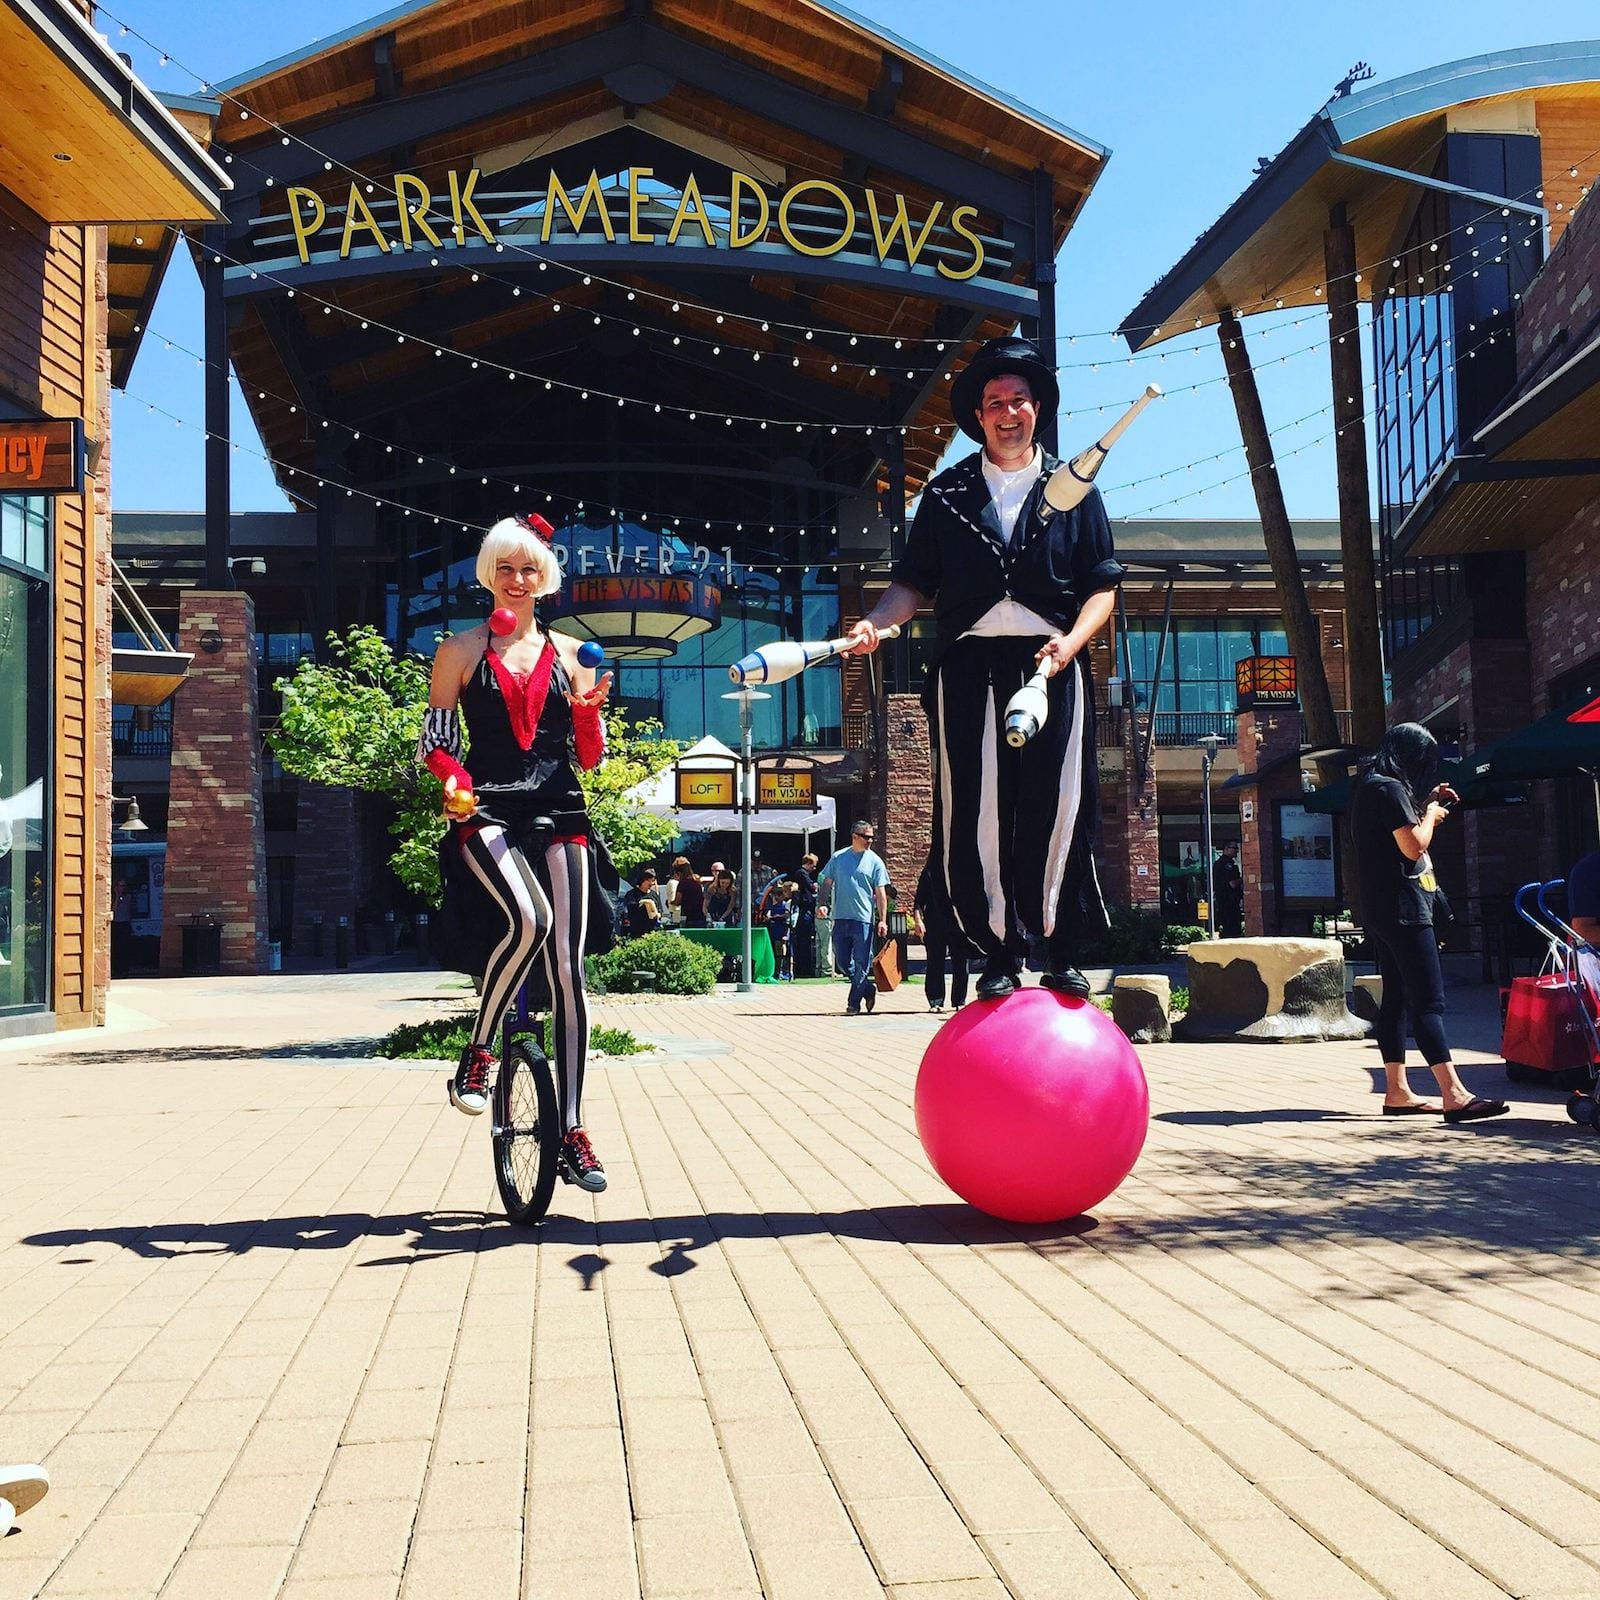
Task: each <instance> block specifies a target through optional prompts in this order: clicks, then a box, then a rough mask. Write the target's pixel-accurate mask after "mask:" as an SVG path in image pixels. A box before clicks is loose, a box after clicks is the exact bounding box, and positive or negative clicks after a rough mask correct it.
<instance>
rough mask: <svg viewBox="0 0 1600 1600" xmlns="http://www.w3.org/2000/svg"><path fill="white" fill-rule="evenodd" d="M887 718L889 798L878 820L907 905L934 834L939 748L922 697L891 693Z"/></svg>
mask: <svg viewBox="0 0 1600 1600" xmlns="http://www.w3.org/2000/svg"><path fill="white" fill-rule="evenodd" d="M884 722H885V727H884V737H883V757H884V759H883V763H882V771H883V777H882V785H883V787H882V791H881V792H882V795H883V804H882V811H881V814H880V815H878V816H876V817H874V818H873V821H874V822H876V823H877V825H878V854H879V855H881V856H882V857H883V864H884V865H885V866H886V867H887V868H888V869H889V879H890V881H891V882H892V883H893V884H894V885H895V887H896V888H897V889H899V891H900V896H899V899H900V908H901V910H906V909H908V908H909V906H910V904H911V897H912V896H913V895H914V894H915V893H916V891H917V879H918V878H920V877H921V876H922V868H923V865H924V864H925V863H926V861H927V859H928V846H929V844H930V843H931V842H932V839H933V754H932V752H931V750H930V749H929V747H928V718H927V715H926V714H925V713H924V711H923V709H922V697H921V696H920V695H915V694H891V695H889V696H887V697H886V705H885V710H884Z"/></svg>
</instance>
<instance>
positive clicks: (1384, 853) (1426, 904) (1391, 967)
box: [1350, 722, 1509, 1122]
mask: <svg viewBox="0 0 1600 1600" xmlns="http://www.w3.org/2000/svg"><path fill="white" fill-rule="evenodd" d="M1438 766H1439V746H1438V744H1437V743H1436V742H1435V740H1434V737H1433V735H1432V734H1431V733H1429V732H1428V730H1427V729H1426V728H1424V727H1422V726H1421V725H1420V724H1419V723H1415V722H1402V723H1399V724H1397V725H1396V726H1395V727H1393V728H1391V729H1390V730H1389V731H1388V732H1387V733H1386V734H1385V735H1384V736H1383V743H1382V744H1380V745H1379V746H1378V753H1377V755H1376V757H1375V758H1374V759H1373V760H1372V761H1371V763H1370V764H1369V765H1368V766H1367V767H1366V768H1365V770H1364V771H1363V772H1362V773H1361V775H1360V777H1359V778H1357V780H1356V784H1355V790H1354V793H1353V796H1352V798H1351V804H1350V828H1351V835H1352V838H1353V841H1354V844H1355V858H1356V880H1357V885H1358V887H1359V889H1360V894H1361V908H1360V909H1361V919H1362V925H1363V926H1364V927H1365V928H1366V930H1367V937H1368V938H1369V939H1370V940H1371V941H1372V944H1373V947H1374V949H1375V951H1376V953H1377V958H1378V972H1379V974H1380V975H1381V977H1382V978H1383V1002H1382V1004H1381V1005H1380V1007H1379V1010H1378V1021H1377V1025H1376V1028H1375V1030H1374V1031H1375V1033H1376V1035H1377V1040H1378V1048H1379V1050H1380V1051H1381V1052H1382V1054H1383V1072H1384V1078H1385V1084H1384V1095H1383V1112H1384V1115H1385V1116H1410V1115H1416V1114H1419V1113H1426V1112H1435V1113H1437V1112H1439V1111H1443V1112H1444V1119H1445V1121H1446V1122H1475V1121H1477V1120H1478V1119H1479V1118H1481V1117H1498V1116H1500V1115H1501V1114H1502V1113H1503V1112H1505V1111H1507V1110H1508V1109H1509V1107H1508V1106H1507V1105H1506V1103H1505V1101H1503V1100H1484V1099H1480V1098H1479V1097H1477V1096H1476V1095H1474V1094H1473V1093H1472V1092H1471V1090H1469V1089H1468V1088H1467V1087H1466V1085H1465V1084H1463V1083H1462V1081H1461V1079H1460V1077H1459V1076H1457V1074H1456V1069H1455V1065H1454V1063H1453V1062H1452V1061H1451V1059H1450V1046H1449V1044H1448V1043H1447V1042H1446V1040H1445V1033H1444V974H1443V972H1442V971H1441V970H1440V966H1439V945H1438V941H1437V938H1436V937H1435V934H1434V928H1433V915H1434V909H1435V906H1436V904H1437V903H1438V899H1439V886H1438V884H1437V882H1436V881H1435V879H1434V875H1433V862H1432V861H1431V860H1430V859H1429V856H1428V847H1429V846H1430V845H1431V844H1432V843H1433V834H1434V829H1435V828H1437V827H1438V825H1439V824H1440V823H1441V822H1443V821H1444V819H1445V818H1446V817H1448V816H1449V815H1450V807H1451V806H1452V805H1454V804H1455V803H1456V801H1457V799H1458V798H1459V797H1458V796H1457V794H1456V792H1455V790H1453V789H1452V788H1451V787H1450V786H1449V785H1448V784H1444V783H1440V784H1435V783H1434V782H1433V779H1434V774H1435V773H1436V771H1437V770H1438ZM1419 812H1420V813H1421V815H1420V816H1419V815H1418V813H1419ZM1407 1021H1409V1022H1410V1025H1411V1033H1412V1036H1413V1037H1414V1038H1415V1039H1416V1041H1417V1048H1418V1049H1419V1050H1420V1051H1421V1052H1422V1055H1423V1059H1424V1060H1425V1061H1426V1062H1427V1063H1428V1065H1429V1067H1430V1068H1432V1070H1433V1075H1434V1077H1435V1078H1436V1079H1437V1080H1438V1083H1439V1093H1440V1096H1441V1097H1442V1099H1443V1102H1444V1103H1443V1105H1442V1106H1440V1105H1434V1104H1433V1103H1432V1102H1430V1101H1426V1100H1419V1099H1418V1098H1417V1097H1416V1096H1415V1095H1413V1094H1412V1092H1411V1088H1410V1085H1409V1084H1408V1083H1407V1082H1406V1068H1405V1060H1406V1028H1405V1024H1406V1022H1407Z"/></svg>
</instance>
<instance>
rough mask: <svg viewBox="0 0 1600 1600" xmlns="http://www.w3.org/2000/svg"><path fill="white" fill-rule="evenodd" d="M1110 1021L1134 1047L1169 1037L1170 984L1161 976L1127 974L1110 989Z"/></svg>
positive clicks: (1157, 974)
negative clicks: (1130, 1040) (1125, 1035)
mask: <svg viewBox="0 0 1600 1600" xmlns="http://www.w3.org/2000/svg"><path fill="white" fill-rule="evenodd" d="M1111 1020H1112V1021H1113V1022H1114V1023H1116V1025H1117V1026H1118V1027H1119V1028H1121V1029H1122V1031H1123V1032H1124V1033H1125V1034H1127V1036H1128V1037H1129V1038H1130V1039H1132V1040H1133V1042H1134V1043H1135V1044H1165V1043H1166V1042H1167V1041H1168V1040H1169V1039H1171V1037H1172V983H1171V980H1170V979H1168V978H1167V977H1165V976H1164V975H1163V974H1161V973H1153V974H1144V973H1128V974H1125V975H1123V976H1122V977H1119V978H1117V979H1116V980H1115V981H1114V982H1113V983H1112V985H1111Z"/></svg>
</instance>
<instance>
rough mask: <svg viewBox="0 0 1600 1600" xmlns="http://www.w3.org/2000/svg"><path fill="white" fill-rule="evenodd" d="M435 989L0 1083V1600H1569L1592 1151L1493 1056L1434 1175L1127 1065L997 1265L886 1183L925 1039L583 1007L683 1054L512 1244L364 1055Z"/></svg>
mask: <svg viewBox="0 0 1600 1600" xmlns="http://www.w3.org/2000/svg"><path fill="white" fill-rule="evenodd" d="M455 981H456V980H450V979H447V978H442V977H440V976H439V975H437V974H432V973H408V972H394V971H391V972H379V973H360V974H338V975H323V976H304V975H279V976H274V977H267V978H261V979H254V980H235V979H198V980H184V981H181V982H169V983H129V984H119V985H118V986H117V987H116V989H115V991H114V1009H115V1013H116V1015H115V1019H114V1026H113V1027H112V1028H109V1029H107V1030H103V1031H100V1032H97V1033H95V1034H91V1035H78V1036H57V1037H54V1038H51V1039H47V1040H34V1041H27V1042H22V1041H17V1042H9V1043H6V1044H4V1045H0V1092H3V1094H4V1104H5V1121H4V1124H3V1129H4V1131H3V1134H0V1138H3V1140H4V1145H3V1165H4V1173H5V1180H6V1181H5V1184H4V1187H3V1193H0V1459H31V1458H36V1457H38V1458H43V1459H44V1460H45V1461H46V1462H47V1463H48V1465H49V1466H50V1469H51V1472H52V1476H53V1479H54V1485H55V1487H54V1489H53V1491H52V1493H51V1494H50V1496H49V1497H48V1498H47V1499H46V1500H45V1501H44V1502H43V1503H42V1504H41V1505H40V1506H38V1507H37V1508H36V1509H35V1510H33V1511H32V1512H30V1513H29V1514H28V1516H27V1517H26V1518H25V1519H24V1520H23V1522H22V1523H21V1525H20V1528H19V1530H18V1531H17V1532H16V1533H14V1534H13V1535H12V1536H11V1537H10V1538H7V1539H4V1540H0V1600H33V1597H36V1596H41V1597H55V1596H60V1597H62V1600H69V1597H74V1596H84V1597H89V1596H107V1597H112V1596H114V1597H116V1600H199V1597H202V1596H204V1597H211V1596H221V1595H227V1596H229V1597H231V1600H257V1597H259V1600H446V1597H450V1596H456V1595H461V1596H467V1595H470V1596H473V1597H474V1600H480V1597H491V1596H492V1597H494V1600H501V1597H505V1600H513V1597H515V1600H524V1597H525V1600H534V1597H539V1600H543V1597H545V1596H549V1595H554V1594H565V1593H568V1592H573V1591H574V1588H575V1585H576V1587H577V1592H581V1593H582V1594H583V1596H584V1600H611V1597H613V1596H614V1597H618V1600H688V1597H691V1596H701V1597H703V1596H710V1597H718V1600H720V1597H726V1600H742V1597H750V1600H756V1597H761V1596H764V1597H766V1600H883V1597H890V1600H1005V1597H1009V1600H1060V1597H1064V1596H1070V1597H1073V1600H1118V1597H1127V1596H1138V1597H1140V1600H1156V1597H1176V1600H1188V1597H1191V1596H1199V1597H1209V1596H1258V1597H1260V1596H1268V1597H1276V1596H1281V1597H1286V1600H1300V1597H1307V1600H1363V1597H1365V1600H1371V1597H1374V1596H1388V1597H1391V1600H1413V1597H1415V1600H1421V1597H1424V1596H1435V1595H1439V1596H1443V1595H1448V1596H1450V1597H1452V1600H1457V1597H1464V1600H1471V1597H1475V1596H1484V1597H1489V1596H1508V1595H1515V1596H1518V1597H1521V1600H1564V1597H1572V1600H1576V1597H1579V1596H1590V1597H1592V1596H1595V1595H1600V1533H1597V1530H1600V1494H1597V1493H1596V1491H1595V1488H1594V1486H1595V1485H1596V1484H1597V1483H1600V1251H1597V1248H1596V1242H1595V1241H1596V1237H1597V1229H1596V1223H1597V1220H1600V1218H1597V1209H1600V1202H1597V1198H1596V1196H1597V1187H1596V1184H1595V1181H1594V1180H1595V1175H1596V1171H1595V1163H1596V1162H1597V1161H1600V1149H1596V1148H1594V1136H1593V1135H1592V1134H1590V1133H1586V1132H1584V1131H1582V1130H1579V1129H1577V1128H1575V1127H1573V1126H1572V1125H1570V1124H1569V1123H1568V1122H1567V1121H1566V1118H1565V1116H1564V1114H1563V1110H1562V1106H1561V1103H1560V1098H1559V1097H1558V1096H1556V1095H1552V1094H1548V1093H1544V1092H1542V1091H1540V1090H1537V1089H1531V1088H1522V1087H1512V1088H1510V1089H1509V1090H1508V1089H1507V1087H1506V1086H1505V1085H1504V1083H1503V1081H1502V1080H1501V1078H1500V1076H1499V1073H1498V1069H1497V1068H1496V1067H1495V1066H1494V1065H1493V1057H1492V1056H1491V1055H1490V1054H1489V1051H1488V1049H1487V1048H1484V1049H1478V1050H1472V1049H1466V1050H1462V1051H1460V1052H1459V1055H1460V1059H1461V1061H1462V1062H1463V1064H1464V1069H1465V1075H1466V1077H1467V1078H1468V1080H1469V1082H1472V1083H1473V1085H1474V1086H1475V1087H1477V1088H1479V1089H1491V1088H1492V1089H1493V1090H1494V1092H1497V1093H1502V1094H1505V1093H1509V1095H1510V1097H1511V1098H1512V1099H1513V1100H1514V1101H1515V1105H1514V1109H1513V1114H1512V1115H1511V1116H1509V1117H1506V1118H1503V1119H1501V1120H1499V1121H1496V1122H1490V1123H1483V1124H1478V1125H1475V1126H1470V1127H1464V1128H1459V1129H1452V1128H1446V1127H1445V1126H1443V1125H1442V1124H1440V1123H1437V1122H1430V1121H1428V1120H1426V1119H1406V1120H1402V1121H1397V1120H1394V1119H1391V1120H1389V1121H1385V1120H1384V1119H1383V1118H1381V1117H1380V1116H1378V1115H1377V1106H1378V1100H1377V1097H1376V1095H1375V1080H1374V1074H1375V1071H1376V1068H1377V1062H1376V1059H1375V1056H1374V1054H1373V1052H1372V1050H1371V1049H1370V1048H1369V1047H1367V1046H1365V1045H1361V1044H1338V1045H1325V1046H1314V1047H1307V1046H1292V1047H1289V1046H1285V1047H1271V1046H1216V1045H1213V1046H1203V1047H1196V1046H1183V1045H1167V1046H1151V1047H1148V1048H1146V1049H1144V1050H1143V1051H1142V1052H1141V1054H1142V1057H1143V1060H1144V1062H1145V1067H1146V1071H1147V1074H1148V1076H1149V1079H1150V1085H1151V1093H1152V1109H1153V1120H1152V1123H1151V1131H1150V1138H1149V1142H1148V1144H1147V1146H1146V1148H1145V1152H1144V1155H1143V1158H1142V1159H1141V1161H1140V1163H1139V1166H1138V1167H1137V1169H1136V1170H1135V1172H1134V1174H1133V1175H1132V1177H1131V1178H1130V1179H1129V1180H1128V1182H1127V1183H1126V1184H1124V1185H1123V1187H1122V1188H1121V1189H1120V1190H1119V1191H1118V1192H1117V1193H1116V1194H1115V1195H1114V1196H1112V1197H1111V1198H1110V1199H1109V1200H1108V1201H1107V1202H1106V1203H1105V1204H1104V1205H1102V1206H1101V1207H1100V1208H1098V1210H1097V1212H1096V1213H1095V1215H1094V1216H1093V1217H1092V1218H1089V1219H1080V1220H1078V1221H1076V1222H1073V1223H1070V1224H1066V1225H1062V1226H1057V1227H1039V1228H1031V1227H1029V1228H1023V1227H1014V1226H1010V1225H1006V1224H1003V1223H998V1222H995V1221H992V1220H990V1219H988V1218H985V1217H982V1216H979V1215H978V1214H976V1213H974V1212H972V1211H971V1210H969V1209H968V1208H967V1207H965V1206H963V1205H962V1204H960V1203H959V1202H958V1201H956V1200H955V1199H954V1197H952V1196H951V1195H950V1194H949V1193H948V1192H947V1191H946V1190H945V1189H944V1188H943V1186H942V1185H941V1184H940V1183H939V1182H938V1180H937V1179H936V1178H935V1177H934V1176H933V1175H932V1173H931V1172H930V1171H929V1170H928V1168H927V1166H926V1163H925V1162H924V1160H923V1158H922V1155H921V1151H920V1149H919V1147H918V1144H917V1140H916V1136H915V1131H914V1125H913V1118H912V1111H911V1100H912V1086H913V1083H914V1079H915V1072H916V1066H917V1062H918V1060H919V1058H920V1056H921V1053H922V1050H923V1048H924V1047H925V1045H926V1043H927V1041H928V1040H929V1039H930V1038H931V1036H932V1034H933V1032H934V1029H935V1027H936V1026H937V1022H936V1019H933V1018H930V1017H929V1016H928V1015H927V1014H926V1012H925V1011H924V1010H923V1009H922V1005H921V997H920V994H919V993H917V992H916V991H914V990H908V989H902V990H901V991H899V992H898V993H896V994H894V995H892V996H884V997H883V999H882V1000H881V1001H880V1004H879V1006H878V1010H877V1014H876V1015H875V1016H872V1017H864V1018H859V1019H847V1018H845V1017H844V1016H842V1015H841V1014H840V1012H841V1011H842V989H839V988H830V987H826V986H822V987H817V986H795V987H793V988H789V987H781V988H766V989H763V990H760V991H757V992H756V993H755V994H753V995H744V996H740V995H735V994H732V993H719V995H717V996H715V997H711V998H706V999H700V1000H664V999H652V1000H648V1001H632V1002H630V1001H622V1000H607V1001H602V1002H600V1003H599V1004H598V1006H597V1008H596V1009H597V1012H598V1017H599V1020H601V1021H604V1022H607V1023H615V1024H620V1025H624V1026H629V1027H632V1028H634V1029H635V1030H636V1031H638V1032H641V1033H643V1034H645V1035H647V1036H650V1037H652V1038H654V1039H657V1040H659V1041H660V1042H661V1043H662V1044H663V1046H664V1048H662V1049H661V1050H659V1051H657V1052H655V1053H652V1054H649V1055H645V1056H639V1057H633V1058H627V1059H623V1060H616V1061H605V1062H598V1063H596V1064H595V1066H594V1067H593V1068H592V1070H591V1073H590V1077H589V1086H588V1096H589V1104H588V1118H587V1120H588V1122H589V1125H590V1128H591V1130H592V1131H593V1134H594V1137H595V1140H596V1144H597V1146H598V1148H599V1150H600V1152H601V1154H602V1156H603V1157H604V1160H605V1163H606V1167H607V1170H608V1173H609V1175H610V1178H611V1186H610V1188H609V1190H608V1192H607V1193H606V1194H604V1195H602V1196H599V1197H589V1196H585V1195H580V1194H579V1193H578V1192H577V1191H576V1190H574V1189H571V1188H562V1189H561V1190H560V1192H559V1193H558V1194H557V1197H556V1214H555V1215H553V1216H552V1217H551V1218H550V1220H549V1221H548V1222H547V1223H546V1225H545V1226H544V1228H543V1229H542V1230H541V1231H540V1232H538V1233H528V1232H519V1231H517V1230H514V1229H512V1228H510V1227H509V1226H508V1225H507V1224H505V1222H504V1221H503V1220H501V1217H500V1214H499V1211H498V1205H497V1201H496V1197H495V1193H494V1186H493V1179H492V1175H491V1170H490V1161H489V1150H488V1138H487V1128H486V1119H479V1120H476V1121H474V1120H468V1119H466V1118H463V1117H461V1116H459V1115H458V1114H456V1113H455V1112H453V1111H452V1110H450V1108H449V1107H448V1105H447V1104H446V1101H445V1098H444V1094H443V1089H442V1082H441V1075H440V1073H439V1072H438V1071H437V1069H434V1068H431V1067H419V1066H417V1065H415V1064H408V1063H386V1062H382V1061H378V1060H375V1059H374V1058H373V1057H372V1056H371V1054H370V1050H371V1041H372V1039H373V1038H375V1037H376V1036H377V1035H379V1034H381V1033H382V1032H384V1031H386V1030H387V1029H388V1028H389V1027H391V1026H393V1025H394V1024H395V1023H396V1022H398V1021H406V1020H417V1019H419V1018H422V1017H425V1016H428V1015H431V1014H434V1013H435V1012H437V1011H438V1010H439V1009H440V1008H441V1007H446V1006H450V1005H460V1004H462V1003H464V1002H465V1001H466V999H467V998H468V997H467V996H465V995H463V994H461V993H459V992H458V991H457V992H452V990H451V987H450V986H451V984H452V982H455ZM1453 998H1456V999H1460V1000H1462V1001H1464V1002H1466V1003H1467V1005H1468V1014H1466V1015H1462V1014H1461V1013H1460V1012H1459V1010H1458V1013H1457V1015H1456V1018H1455V1019H1454V1020H1455V1022H1456V1037H1458V1038H1465V1039H1468V1040H1470V1041H1471V1042H1472V1043H1475V1044H1478V1045H1480V1046H1485V1047H1487V1046H1491V1045H1492V1042H1493V1040H1492V1016H1491V1015H1490V1014H1489V1010H1490V1008H1489V1007H1488V1006H1487V1004H1486V1003H1485V1001H1484V998H1483V996H1481V995H1474V994H1463V995H1460V996H1456V997H1453ZM575 1574H581V1582H580V1581H579V1580H578V1579H576V1578H575Z"/></svg>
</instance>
